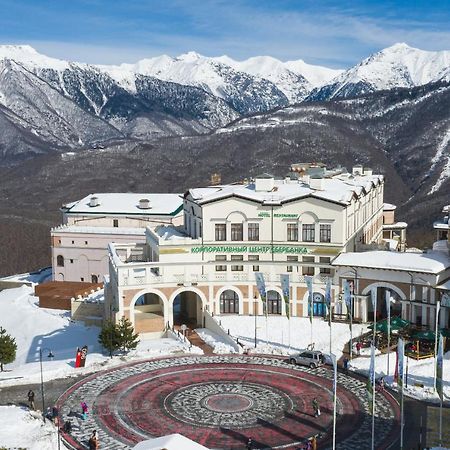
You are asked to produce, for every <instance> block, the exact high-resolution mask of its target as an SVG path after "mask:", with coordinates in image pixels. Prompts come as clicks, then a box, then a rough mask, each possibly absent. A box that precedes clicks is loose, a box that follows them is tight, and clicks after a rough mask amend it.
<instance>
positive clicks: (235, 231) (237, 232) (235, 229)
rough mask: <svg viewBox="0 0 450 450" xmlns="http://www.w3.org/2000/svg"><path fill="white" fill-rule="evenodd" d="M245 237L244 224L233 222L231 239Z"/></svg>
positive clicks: (240, 239) (238, 239) (235, 239)
mask: <svg viewBox="0 0 450 450" xmlns="http://www.w3.org/2000/svg"><path fill="white" fill-rule="evenodd" d="M243 239H244V225H243V224H242V223H232V224H231V240H232V241H242V240H243Z"/></svg>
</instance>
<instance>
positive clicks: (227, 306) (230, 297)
mask: <svg viewBox="0 0 450 450" xmlns="http://www.w3.org/2000/svg"><path fill="white" fill-rule="evenodd" d="M219 300H220V314H239V295H238V293H237V292H236V291H233V290H232V289H227V290H226V291H223V292H222V293H221V294H220V297H219Z"/></svg>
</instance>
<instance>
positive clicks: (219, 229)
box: [216, 223, 227, 241]
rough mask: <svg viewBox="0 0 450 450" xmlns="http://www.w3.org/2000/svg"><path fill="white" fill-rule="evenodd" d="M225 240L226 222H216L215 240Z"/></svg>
mask: <svg viewBox="0 0 450 450" xmlns="http://www.w3.org/2000/svg"><path fill="white" fill-rule="evenodd" d="M226 240H227V224H226V223H216V241H226Z"/></svg>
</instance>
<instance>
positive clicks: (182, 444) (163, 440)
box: [133, 433, 208, 450]
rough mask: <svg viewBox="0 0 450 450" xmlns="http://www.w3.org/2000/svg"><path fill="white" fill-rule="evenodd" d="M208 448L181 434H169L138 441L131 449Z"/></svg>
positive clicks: (192, 449)
mask: <svg viewBox="0 0 450 450" xmlns="http://www.w3.org/2000/svg"><path fill="white" fill-rule="evenodd" d="M161 449H166V450H181V449H183V450H208V448H207V447H205V446H203V445H200V444H198V443H197V442H194V441H192V440H191V439H188V438H187V437H185V436H183V435H182V434H178V433H175V434H169V435H167V436H161V437H159V438H155V439H148V440H146V441H142V442H139V443H138V444H136V445H135V446H134V447H133V450H161Z"/></svg>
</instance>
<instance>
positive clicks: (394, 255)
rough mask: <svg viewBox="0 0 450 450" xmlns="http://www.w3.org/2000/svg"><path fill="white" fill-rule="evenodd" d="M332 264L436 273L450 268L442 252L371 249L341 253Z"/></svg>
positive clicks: (447, 258)
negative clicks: (371, 250) (404, 251)
mask: <svg viewBox="0 0 450 450" xmlns="http://www.w3.org/2000/svg"><path fill="white" fill-rule="evenodd" d="M331 265H333V266H347V267H364V268H367V269H390V270H404V271H410V272H422V273H433V274H437V273H440V272H442V271H443V270H445V269H448V268H450V258H449V256H448V255H446V254H445V253H443V252H428V253H403V252H389V251H373V252H360V253H356V252H355V253H352V252H350V253H341V254H340V255H339V256H337V257H336V259H335V260H334V261H333V262H332V263H331Z"/></svg>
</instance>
